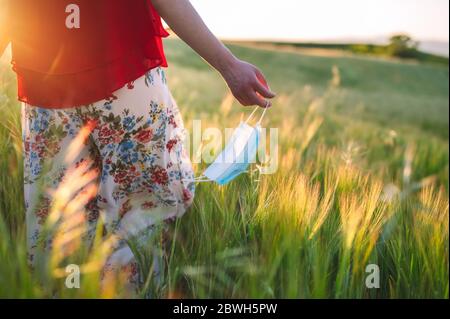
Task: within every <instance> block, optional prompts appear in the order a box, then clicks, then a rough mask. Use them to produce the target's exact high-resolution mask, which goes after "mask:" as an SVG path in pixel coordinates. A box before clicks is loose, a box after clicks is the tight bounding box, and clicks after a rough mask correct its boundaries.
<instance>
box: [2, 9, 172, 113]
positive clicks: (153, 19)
mask: <svg viewBox="0 0 450 319" xmlns="http://www.w3.org/2000/svg"><path fill="white" fill-rule="evenodd" d="M8 1H10V4H9V6H10V11H9V17H10V20H9V23H8V25H9V27H10V29H9V37H10V39H11V44H12V65H13V70H14V71H15V72H16V73H17V80H18V98H19V100H20V101H23V102H26V103H29V104H31V105H35V106H40V107H47V108H63V107H75V106H80V105H86V104H90V103H93V102H96V101H99V100H102V99H105V98H108V97H110V96H111V95H112V93H113V92H114V91H116V90H117V89H119V88H121V87H123V86H124V85H125V84H127V83H129V82H131V81H133V80H136V79H137V78H139V77H140V76H142V75H143V74H145V73H146V72H147V71H148V70H150V69H152V68H154V67H157V66H167V61H166V58H165V56H164V51H163V44H162V39H161V38H162V37H167V36H168V33H167V32H166V31H165V30H164V28H163V26H162V23H161V18H160V16H159V15H158V13H157V12H156V10H155V8H154V7H153V6H152V4H151V1H150V0H132V1H130V0H39V1H36V0H8ZM71 4H75V5H77V8H75V9H73V8H74V7H73V6H70V5H71ZM68 6H69V7H68ZM66 11H67V12H66ZM78 12H79V15H78V14H77V13H78ZM78 17H79V20H77V18H78ZM72 19H75V20H72ZM67 20H68V21H67ZM76 21H79V28H76V27H75V28H69V27H68V26H67V22H69V26H73V25H75V26H76V24H73V23H74V22H76Z"/></svg>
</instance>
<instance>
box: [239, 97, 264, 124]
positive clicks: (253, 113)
mask: <svg viewBox="0 0 450 319" xmlns="http://www.w3.org/2000/svg"><path fill="white" fill-rule="evenodd" d="M267 105H269V102H267ZM259 108H260V106H257V107H255V109H254V110H253V111H252V113H250V115H249V116H248V118H247V120H245V122H244V123H245V124H248V122H249V121H250V120H251V119H252V118H253V116H254V115H255V113H256V111H257V110H258V109H259ZM267 109H268V107H267V106H266V107H265V108H264V111H263V112H262V114H261V117H260V118H259V120H258V122H256V124H261V122H262V120H263V118H264V116H265V115H266V112H267Z"/></svg>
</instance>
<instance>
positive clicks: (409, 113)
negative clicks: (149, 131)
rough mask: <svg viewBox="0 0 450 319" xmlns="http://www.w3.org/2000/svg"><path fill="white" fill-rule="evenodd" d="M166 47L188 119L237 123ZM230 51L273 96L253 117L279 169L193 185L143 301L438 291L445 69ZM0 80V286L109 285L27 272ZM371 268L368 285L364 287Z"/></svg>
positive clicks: (7, 80)
mask: <svg viewBox="0 0 450 319" xmlns="http://www.w3.org/2000/svg"><path fill="white" fill-rule="evenodd" d="M166 48H167V49H166V51H167V55H168V58H169V63H170V68H169V70H168V71H167V73H168V79H169V84H170V86H171V89H172V92H173V95H174V97H175V99H176V100H177V102H178V104H179V107H180V109H181V111H182V114H183V118H184V121H185V125H186V127H188V128H191V126H192V120H193V119H202V120H203V121H204V122H203V123H204V126H205V127H208V126H216V127H219V128H225V127H234V126H236V125H237V124H238V123H239V119H240V117H241V114H242V112H243V111H245V112H246V113H248V110H245V109H243V108H242V107H240V106H239V105H238V104H237V103H236V102H234V103H233V106H232V107H230V105H229V99H227V98H226V95H227V88H226V85H225V84H224V83H223V81H222V80H221V79H220V77H219V75H218V74H217V73H215V72H214V71H212V70H211V69H210V68H209V67H208V66H207V65H206V64H204V62H203V61H202V60H201V59H200V58H198V57H197V56H196V55H195V54H194V53H193V52H192V51H191V50H190V49H188V48H187V47H186V46H185V45H184V44H183V43H181V42H180V41H177V40H169V41H167V42H166ZM230 48H231V49H232V51H233V52H234V53H236V54H237V55H238V56H239V57H240V58H242V59H245V60H248V61H249V62H251V63H254V64H256V65H258V66H259V67H260V68H261V69H262V70H263V72H264V73H265V74H266V76H267V78H268V80H269V82H270V84H271V87H272V89H273V90H274V91H276V92H277V93H278V97H277V99H276V100H275V102H274V106H273V108H272V109H271V110H270V111H269V112H268V113H267V117H266V119H265V121H264V125H265V126H267V127H276V128H278V129H279V158H278V161H279V168H278V171H277V172H276V174H273V175H265V176H260V177H258V176H257V175H256V174H253V175H249V176H241V177H239V178H238V179H236V180H235V181H233V182H232V183H230V184H229V185H228V186H225V187H218V186H215V185H210V184H201V185H199V186H198V188H197V191H196V199H195V202H194V205H193V207H192V209H191V210H190V211H189V212H188V213H187V214H186V215H185V216H184V217H183V218H182V219H180V220H179V221H178V222H177V224H176V227H175V231H174V237H173V241H172V245H171V246H170V247H169V258H168V269H167V273H166V276H165V277H164V280H163V284H162V285H161V286H159V287H158V288H157V289H156V290H154V287H152V288H151V290H152V292H153V294H152V296H153V297H162V298H165V297H173V296H175V297H177V296H178V297H180V296H182V297H196V298H197V297H202V298H210V297H221V298H229V297H253V298H448V279H449V277H448V154H449V150H448V132H449V130H448V113H449V107H448V103H449V99H448V84H449V83H448V68H447V67H445V66H440V65H434V64H433V65H432V64H418V63H414V64H413V63H400V62H393V61H385V60H376V59H373V58H370V59H369V58H363V57H345V56H342V57H318V56H309V55H305V54H300V53H297V52H283V51H278V52H276V51H271V50H263V49H255V48H253V49H252V48H246V47H240V46H237V45H230ZM0 79H1V82H0V109H1V111H2V117H1V118H0V154H1V157H0V185H1V186H0V261H1V262H0V296H1V297H51V296H52V295H53V293H55V292H57V294H58V296H62V297H64V296H67V297H73V296H78V297H109V296H112V295H114V292H112V293H106V294H105V293H103V294H101V293H100V292H99V291H98V287H97V286H96V283H97V282H98V280H97V279H96V277H95V274H90V275H86V277H82V289H80V290H76V291H73V290H72V291H69V290H68V289H64V288H62V286H61V283H60V280H59V279H54V278H52V276H49V275H48V273H49V271H48V270H46V269H44V270H42V271H41V272H40V273H38V274H37V275H35V276H31V275H30V272H29V271H28V269H27V266H26V261H25V260H26V259H25V254H26V251H25V242H24V231H25V230H24V226H25V225H24V212H23V207H22V200H23V196H22V186H21V185H22V179H21V178H22V177H21V174H22V170H21V165H22V164H21V146H20V136H21V135H20V134H21V133H20V121H19V104H18V103H16V102H15V95H14V94H15V93H14V86H15V80H14V76H13V74H12V73H11V72H10V71H9V70H8V69H7V67H6V66H5V65H4V64H3V65H0ZM203 168H204V165H199V166H197V167H196V169H197V172H200V171H201V170H202V169H203ZM409 172H410V173H409ZM79 258H81V257H79ZM368 264H377V265H378V266H379V267H380V271H381V281H380V285H381V287H380V288H379V289H367V288H366V286H365V284H364V282H365V278H366V275H367V274H366V272H365V268H366V266H367V265H368ZM143 266H145V265H143ZM147 266H148V265H147ZM143 268H145V269H148V267H143ZM38 282H41V283H42V282H43V284H42V285H39V284H38ZM150 286H151V285H150ZM49 287H51V289H50V288H49ZM144 290H150V288H149V287H145V288H144ZM146 293H147V291H143V295H146ZM116 295H117V293H116Z"/></svg>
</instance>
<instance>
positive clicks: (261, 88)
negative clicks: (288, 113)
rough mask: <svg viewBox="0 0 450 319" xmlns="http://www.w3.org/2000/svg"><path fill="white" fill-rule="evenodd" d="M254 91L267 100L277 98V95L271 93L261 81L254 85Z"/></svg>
mask: <svg viewBox="0 0 450 319" xmlns="http://www.w3.org/2000/svg"><path fill="white" fill-rule="evenodd" d="M254 89H255V91H256V92H257V93H259V94H260V95H261V96H263V97H265V98H267V99H272V98H274V97H275V93H273V92H272V91H270V90H269V89H268V88H267V86H265V85H264V84H262V83H261V82H260V81H258V80H256V81H255V84H254Z"/></svg>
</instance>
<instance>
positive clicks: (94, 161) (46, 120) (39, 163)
mask: <svg viewBox="0 0 450 319" xmlns="http://www.w3.org/2000/svg"><path fill="white" fill-rule="evenodd" d="M22 129H23V146H24V147H23V154H24V184H25V207H26V219H27V229H28V230H27V239H28V245H29V258H30V262H31V263H33V259H34V254H35V250H36V248H37V247H38V246H39V242H40V241H41V244H42V246H44V247H47V248H50V247H51V239H50V240H48V239H45V240H44V243H42V240H43V239H42V238H40V235H41V230H42V227H43V225H44V224H45V221H46V219H47V216H48V214H49V212H50V210H51V205H52V201H53V198H52V195H51V193H52V192H51V191H50V192H49V191H48V190H49V189H51V190H57V189H58V187H59V186H60V185H61V184H62V183H63V182H64V177H65V176H66V175H67V174H66V173H67V171H68V170H69V169H71V167H73V166H75V167H76V166H80V165H82V164H83V162H84V163H91V164H90V165H91V166H92V167H93V168H94V169H95V168H96V169H97V170H98V172H99V173H98V178H97V180H98V181H97V184H98V192H97V195H96V196H95V197H94V198H93V199H92V200H90V201H89V203H88V204H87V205H86V207H85V214H86V219H87V220H88V221H89V225H90V227H89V229H90V230H91V235H90V236H87V237H88V238H89V237H92V234H93V230H94V229H95V225H96V224H97V221H98V220H99V218H102V221H103V222H104V225H105V227H106V231H107V232H108V233H114V234H117V235H119V236H120V238H123V239H124V240H128V239H129V238H132V237H136V236H138V235H140V234H143V233H146V232H147V230H148V229H149V228H151V227H153V226H154V225H155V224H157V223H159V222H162V221H167V220H173V219H174V218H176V217H180V216H181V215H183V214H184V213H185V212H186V210H187V209H188V207H189V206H190V205H191V203H192V200H193V197H194V184H193V183H189V182H186V181H191V180H193V177H194V174H193V171H192V165H191V162H190V160H189V155H188V154H187V152H186V150H185V148H184V146H183V141H184V138H185V130H184V127H183V121H182V118H181V115H180V112H179V110H178V107H177V105H176V103H175V101H174V99H173V97H172V95H171V93H170V90H169V88H168V86H167V81H166V77H165V73H164V70H163V69H162V68H159V67H158V68H155V69H152V70H151V71H149V72H148V73H147V74H145V75H144V76H142V77H141V78H139V79H137V80H136V81H134V82H132V83H129V84H128V85H127V86H125V87H123V88H121V89H119V90H118V91H116V92H114V94H113V96H111V98H108V99H106V100H102V101H98V102H96V103H93V104H90V105H86V106H81V107H76V108H67V109H46V108H40V107H38V106H31V105H27V104H23V106H22ZM86 129H88V132H89V134H88V137H87V139H86V141H85V143H83V144H82V145H80V147H79V149H78V150H77V154H76V156H75V158H74V160H73V161H72V163H71V164H70V165H68V163H67V156H68V152H70V150H69V148H70V147H69V145H71V144H73V143H72V142H73V141H74V139H75V138H76V137H77V136H79V134H83V132H86ZM74 182H76V181H74ZM42 185H45V187H42ZM121 248H124V249H125V250H124V251H122V252H119V250H120V249H118V250H117V254H116V255H118V256H120V258H119V259H120V260H121V262H123V263H124V264H126V263H128V262H130V260H131V259H132V255H131V251H130V249H129V248H126V247H124V246H122V247H121Z"/></svg>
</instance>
